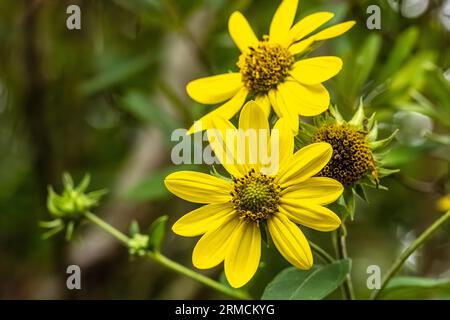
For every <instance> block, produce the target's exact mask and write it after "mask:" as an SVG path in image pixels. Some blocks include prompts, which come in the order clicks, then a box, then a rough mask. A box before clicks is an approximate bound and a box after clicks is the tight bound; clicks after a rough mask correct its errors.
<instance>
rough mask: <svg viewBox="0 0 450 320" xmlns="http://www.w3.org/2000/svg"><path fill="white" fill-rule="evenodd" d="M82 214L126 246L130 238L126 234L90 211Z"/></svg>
mask: <svg viewBox="0 0 450 320" xmlns="http://www.w3.org/2000/svg"><path fill="white" fill-rule="evenodd" d="M84 216H85V218H86V219H88V220H89V221H91V222H92V223H94V224H96V225H97V226H99V227H100V228H102V229H103V230H105V231H106V232H108V233H109V234H111V235H112V236H114V237H115V238H116V239H117V240H119V241H120V242H122V243H123V244H124V245H126V246H128V243H129V241H130V238H129V237H128V236H126V235H125V234H123V233H122V232H120V231H119V230H117V229H116V228H114V227H113V226H112V225H110V224H109V223H107V222H105V221H104V220H102V219H100V218H99V217H97V216H96V215H95V214H93V213H92V212H85V213H84Z"/></svg>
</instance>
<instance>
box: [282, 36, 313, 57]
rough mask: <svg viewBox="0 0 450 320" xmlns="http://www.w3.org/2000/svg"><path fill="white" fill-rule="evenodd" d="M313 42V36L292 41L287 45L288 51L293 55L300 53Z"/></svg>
mask: <svg viewBox="0 0 450 320" xmlns="http://www.w3.org/2000/svg"><path fill="white" fill-rule="evenodd" d="M313 43H314V39H313V38H308V39H305V40H302V41H299V42H296V43H294V44H293V45H291V46H290V47H289V49H288V50H289V52H290V53H291V54H293V55H296V54H300V53H303V52H305V51H306V49H308V48H309V47H310V46H311V45H312V44H313Z"/></svg>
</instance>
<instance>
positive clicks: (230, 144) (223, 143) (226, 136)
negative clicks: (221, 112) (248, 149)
mask: <svg viewBox="0 0 450 320" xmlns="http://www.w3.org/2000/svg"><path fill="white" fill-rule="evenodd" d="M211 126H212V128H214V129H209V130H208V131H207V135H208V141H209V144H210V146H211V148H212V150H213V151H214V154H215V156H216V157H217V158H218V159H219V161H220V163H221V164H222V166H223V167H224V168H225V170H227V171H228V172H229V173H230V174H231V175H232V176H233V177H236V178H239V177H242V176H243V175H245V174H246V173H248V171H249V168H248V166H247V164H246V162H245V154H244V153H243V152H244V150H242V148H239V146H240V144H239V143H240V142H239V139H240V136H239V132H238V130H236V128H235V126H234V125H233V124H232V123H231V122H230V121H228V120H225V119H224V118H221V117H214V118H212V119H211ZM240 149H241V150H240Z"/></svg>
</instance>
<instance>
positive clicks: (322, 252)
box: [309, 241, 335, 263]
mask: <svg viewBox="0 0 450 320" xmlns="http://www.w3.org/2000/svg"><path fill="white" fill-rule="evenodd" d="M309 245H310V246H311V249H312V250H313V251H314V252H315V253H316V254H317V255H318V256H319V257H320V258H321V259H322V260H323V262H325V263H333V262H334V261H335V259H334V258H333V257H332V256H331V255H330V254H329V253H328V252H326V251H325V250H324V249H322V248H321V247H320V246H318V245H317V244H315V243H314V242H312V241H309Z"/></svg>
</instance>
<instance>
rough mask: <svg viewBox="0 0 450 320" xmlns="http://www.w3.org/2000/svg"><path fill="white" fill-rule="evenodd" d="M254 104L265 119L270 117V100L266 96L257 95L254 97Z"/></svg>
mask: <svg viewBox="0 0 450 320" xmlns="http://www.w3.org/2000/svg"><path fill="white" fill-rule="evenodd" d="M255 101H256V103H257V104H258V105H259V106H260V107H261V108H262V109H263V110H264V114H265V115H266V117H269V115H270V100H269V97H268V96H267V95H266V94H259V95H257V96H256V97H255Z"/></svg>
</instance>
